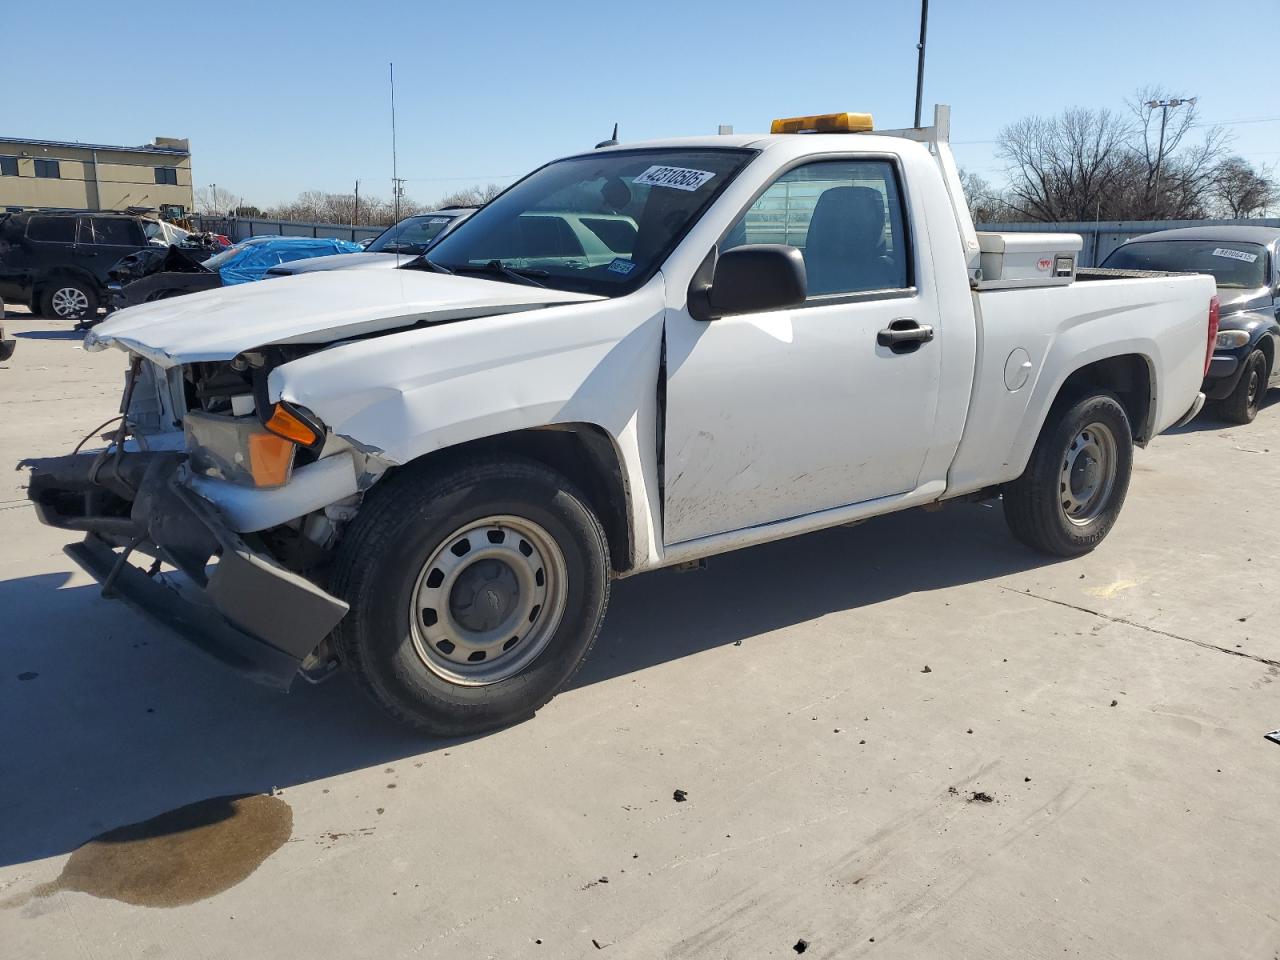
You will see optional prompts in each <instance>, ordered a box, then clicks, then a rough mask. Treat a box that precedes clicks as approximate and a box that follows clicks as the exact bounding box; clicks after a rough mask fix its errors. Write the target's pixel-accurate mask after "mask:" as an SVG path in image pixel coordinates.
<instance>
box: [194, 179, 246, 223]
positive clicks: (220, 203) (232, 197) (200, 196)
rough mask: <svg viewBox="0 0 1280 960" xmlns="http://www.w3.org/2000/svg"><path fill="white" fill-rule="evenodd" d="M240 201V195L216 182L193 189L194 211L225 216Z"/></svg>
mask: <svg viewBox="0 0 1280 960" xmlns="http://www.w3.org/2000/svg"><path fill="white" fill-rule="evenodd" d="M239 202H240V195H239V194H237V193H232V192H231V191H230V190H226V189H224V188H222V187H220V186H218V185H217V184H216V183H212V184H210V185H209V186H207V187H200V188H199V189H198V190H196V191H195V204H196V213H208V214H214V215H217V216H225V215H226V214H227V213H229V212H230V211H231V210H232V209H233V208H234V207H235V206H236V205H237V204H238V203H239Z"/></svg>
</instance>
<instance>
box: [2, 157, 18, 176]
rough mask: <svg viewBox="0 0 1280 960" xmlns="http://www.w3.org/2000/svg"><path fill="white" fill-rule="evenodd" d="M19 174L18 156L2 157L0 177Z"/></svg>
mask: <svg viewBox="0 0 1280 960" xmlns="http://www.w3.org/2000/svg"><path fill="white" fill-rule="evenodd" d="M17 175H18V158H17V157H0V177H16V176H17Z"/></svg>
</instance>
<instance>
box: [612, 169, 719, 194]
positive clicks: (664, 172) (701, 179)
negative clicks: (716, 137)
mask: <svg viewBox="0 0 1280 960" xmlns="http://www.w3.org/2000/svg"><path fill="white" fill-rule="evenodd" d="M714 176H715V173H714V172H713V171H710V170H690V169H689V168H688V167H661V166H653V167H650V168H649V169H648V170H646V171H645V172H644V173H642V174H640V176H638V177H636V178H635V180H633V181H632V183H647V184H648V185H649V186H651V187H670V188H671V189H673V190H689V191H693V190H697V189H698V188H699V187H701V186H702V185H703V184H704V183H706V182H707V181H708V180H710V179H711V178H712V177H714Z"/></svg>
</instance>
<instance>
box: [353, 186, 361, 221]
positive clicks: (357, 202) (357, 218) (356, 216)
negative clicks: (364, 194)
mask: <svg viewBox="0 0 1280 960" xmlns="http://www.w3.org/2000/svg"><path fill="white" fill-rule="evenodd" d="M351 225H352V226H353V227H356V226H359V225H360V181H359V180H356V212H355V213H353V214H352V215H351Z"/></svg>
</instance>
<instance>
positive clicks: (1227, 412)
mask: <svg viewBox="0 0 1280 960" xmlns="http://www.w3.org/2000/svg"><path fill="white" fill-rule="evenodd" d="M1267 374H1268V370H1267V355H1266V354H1265V353H1263V352H1262V351H1261V350H1255V351H1253V353H1251V354H1249V356H1248V357H1247V358H1246V359H1245V362H1244V370H1243V371H1241V373H1240V382H1239V383H1237V384H1236V388H1235V389H1234V390H1232V391H1231V393H1230V394H1229V395H1228V396H1227V398H1226V399H1225V400H1223V401H1222V403H1221V404H1220V405H1219V406H1218V413H1219V415H1221V417H1222V419H1224V420H1230V421H1231V422H1232V423H1252V422H1253V418H1254V417H1256V416H1257V415H1258V408H1259V407H1261V406H1262V398H1263V397H1265V396H1266V395H1267Z"/></svg>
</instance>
